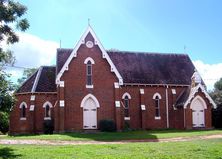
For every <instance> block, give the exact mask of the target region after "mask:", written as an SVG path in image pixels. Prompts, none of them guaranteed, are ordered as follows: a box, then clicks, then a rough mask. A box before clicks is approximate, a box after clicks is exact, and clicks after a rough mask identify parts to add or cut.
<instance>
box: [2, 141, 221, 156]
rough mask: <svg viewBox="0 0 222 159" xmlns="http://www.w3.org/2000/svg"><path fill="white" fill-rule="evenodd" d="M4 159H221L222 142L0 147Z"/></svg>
mask: <svg viewBox="0 0 222 159" xmlns="http://www.w3.org/2000/svg"><path fill="white" fill-rule="evenodd" d="M6 158H7V159H12V158H13V159H14V158H15V159H17V158H22V159H30V158H33V159H34V158H41V159H42V158H43V159H47V158H48V159H51V158H53V159H59V158H62V159H69V158H84V159H85V158H90V159H91V158H97V159H98V158H106V159H109V158H136V159H140V158H156V159H163V158H164V159H193V158H195V159H205V158H209V159H221V158H222V139H211V140H202V141H201V140H195V141H187V142H168V143H127V144H116V145H112V144H111V145H75V146H46V145H44V146H43V145H41V146H35V145H0V159H6Z"/></svg>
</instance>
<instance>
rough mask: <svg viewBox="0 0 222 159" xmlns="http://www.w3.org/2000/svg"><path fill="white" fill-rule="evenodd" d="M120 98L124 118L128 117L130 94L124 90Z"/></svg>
mask: <svg viewBox="0 0 222 159" xmlns="http://www.w3.org/2000/svg"><path fill="white" fill-rule="evenodd" d="M122 99H123V104H124V117H125V119H127V118H129V117H130V115H129V107H130V99H131V96H130V94H129V93H127V92H126V93H124V94H123V96H122Z"/></svg>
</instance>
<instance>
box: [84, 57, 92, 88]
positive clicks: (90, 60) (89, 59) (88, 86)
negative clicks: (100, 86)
mask: <svg viewBox="0 0 222 159" xmlns="http://www.w3.org/2000/svg"><path fill="white" fill-rule="evenodd" d="M89 62H90V64H88V63H89ZM84 64H86V88H93V78H92V76H93V72H92V67H93V66H92V65H93V64H95V61H94V60H93V59H92V58H91V57H87V58H86V59H85V60H84ZM89 65H90V66H91V70H90V72H91V74H88V73H89V72H88V67H89ZM89 76H90V78H91V84H90V85H89V84H88V77H89Z"/></svg>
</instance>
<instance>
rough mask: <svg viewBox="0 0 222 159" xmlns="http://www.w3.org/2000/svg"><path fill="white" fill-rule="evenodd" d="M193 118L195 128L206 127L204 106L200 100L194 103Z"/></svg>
mask: <svg viewBox="0 0 222 159" xmlns="http://www.w3.org/2000/svg"><path fill="white" fill-rule="evenodd" d="M192 118H193V127H204V126H205V119H204V106H203V104H202V102H201V101H200V100H198V99H197V100H195V101H194V102H193V103H192Z"/></svg>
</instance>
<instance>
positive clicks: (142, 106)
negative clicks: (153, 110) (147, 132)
mask: <svg viewBox="0 0 222 159" xmlns="http://www.w3.org/2000/svg"><path fill="white" fill-rule="evenodd" d="M144 93H145V92H144V89H140V109H141V127H142V129H146V123H147V122H146V106H145V99H144Z"/></svg>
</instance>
